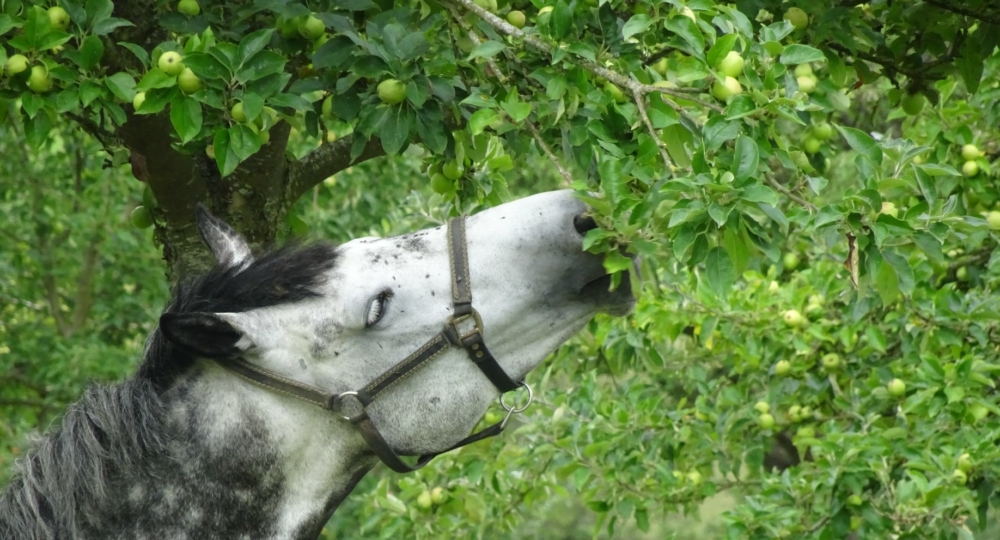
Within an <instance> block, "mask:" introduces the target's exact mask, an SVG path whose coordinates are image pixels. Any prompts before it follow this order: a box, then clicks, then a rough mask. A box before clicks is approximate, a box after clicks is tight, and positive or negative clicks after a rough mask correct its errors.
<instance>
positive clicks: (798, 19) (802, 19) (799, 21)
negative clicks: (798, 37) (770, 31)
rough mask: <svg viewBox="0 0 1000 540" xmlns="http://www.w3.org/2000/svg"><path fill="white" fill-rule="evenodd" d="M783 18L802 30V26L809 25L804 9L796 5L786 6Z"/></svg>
mask: <svg viewBox="0 0 1000 540" xmlns="http://www.w3.org/2000/svg"><path fill="white" fill-rule="evenodd" d="M784 19H785V20H786V21H788V22H790V23H792V26H794V27H795V28H796V29H797V30H802V29H803V28H805V27H807V26H809V15H807V14H806V12H805V11H802V10H801V9H799V8H797V7H791V8H788V11H786V12H785V15H784Z"/></svg>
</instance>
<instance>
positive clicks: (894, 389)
mask: <svg viewBox="0 0 1000 540" xmlns="http://www.w3.org/2000/svg"><path fill="white" fill-rule="evenodd" d="M885 389H886V390H888V391H889V394H890V395H892V396H896V397H900V396H902V395H905V394H906V383H904V382H903V381H901V380H899V379H893V380H891V381H889V382H888V384H886V385H885Z"/></svg>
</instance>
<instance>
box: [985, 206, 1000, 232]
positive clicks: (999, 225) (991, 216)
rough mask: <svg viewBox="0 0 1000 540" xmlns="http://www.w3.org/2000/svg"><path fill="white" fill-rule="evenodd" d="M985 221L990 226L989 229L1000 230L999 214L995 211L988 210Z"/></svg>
mask: <svg viewBox="0 0 1000 540" xmlns="http://www.w3.org/2000/svg"><path fill="white" fill-rule="evenodd" d="M986 221H987V223H989V224H990V227H993V228H994V229H1000V212H998V211H996V210H990V212H989V213H988V214H986Z"/></svg>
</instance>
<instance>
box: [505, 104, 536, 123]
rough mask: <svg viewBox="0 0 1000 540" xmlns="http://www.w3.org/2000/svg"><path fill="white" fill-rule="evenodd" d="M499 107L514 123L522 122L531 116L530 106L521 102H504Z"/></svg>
mask: <svg viewBox="0 0 1000 540" xmlns="http://www.w3.org/2000/svg"><path fill="white" fill-rule="evenodd" d="M515 99H516V98H515ZM500 107H501V108H502V109H503V110H504V111H506V112H507V114H509V115H510V118H511V120H513V121H514V122H522V121H523V120H524V119H525V118H527V117H528V116H529V115H530V114H531V104H530V103H524V102H523V101H504V102H501V103H500Z"/></svg>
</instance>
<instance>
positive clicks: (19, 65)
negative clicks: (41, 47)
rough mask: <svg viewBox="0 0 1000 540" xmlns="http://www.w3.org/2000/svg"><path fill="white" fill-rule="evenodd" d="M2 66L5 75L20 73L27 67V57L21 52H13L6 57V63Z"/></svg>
mask: <svg viewBox="0 0 1000 540" xmlns="http://www.w3.org/2000/svg"><path fill="white" fill-rule="evenodd" d="M3 67H4V69H5V70H7V75H17V74H18V73H22V72H23V71H24V70H26V69H28V57H27V56H24V55H23V54H15V55H13V56H11V57H10V58H8V59H7V63H5V64H4V66H3Z"/></svg>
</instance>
